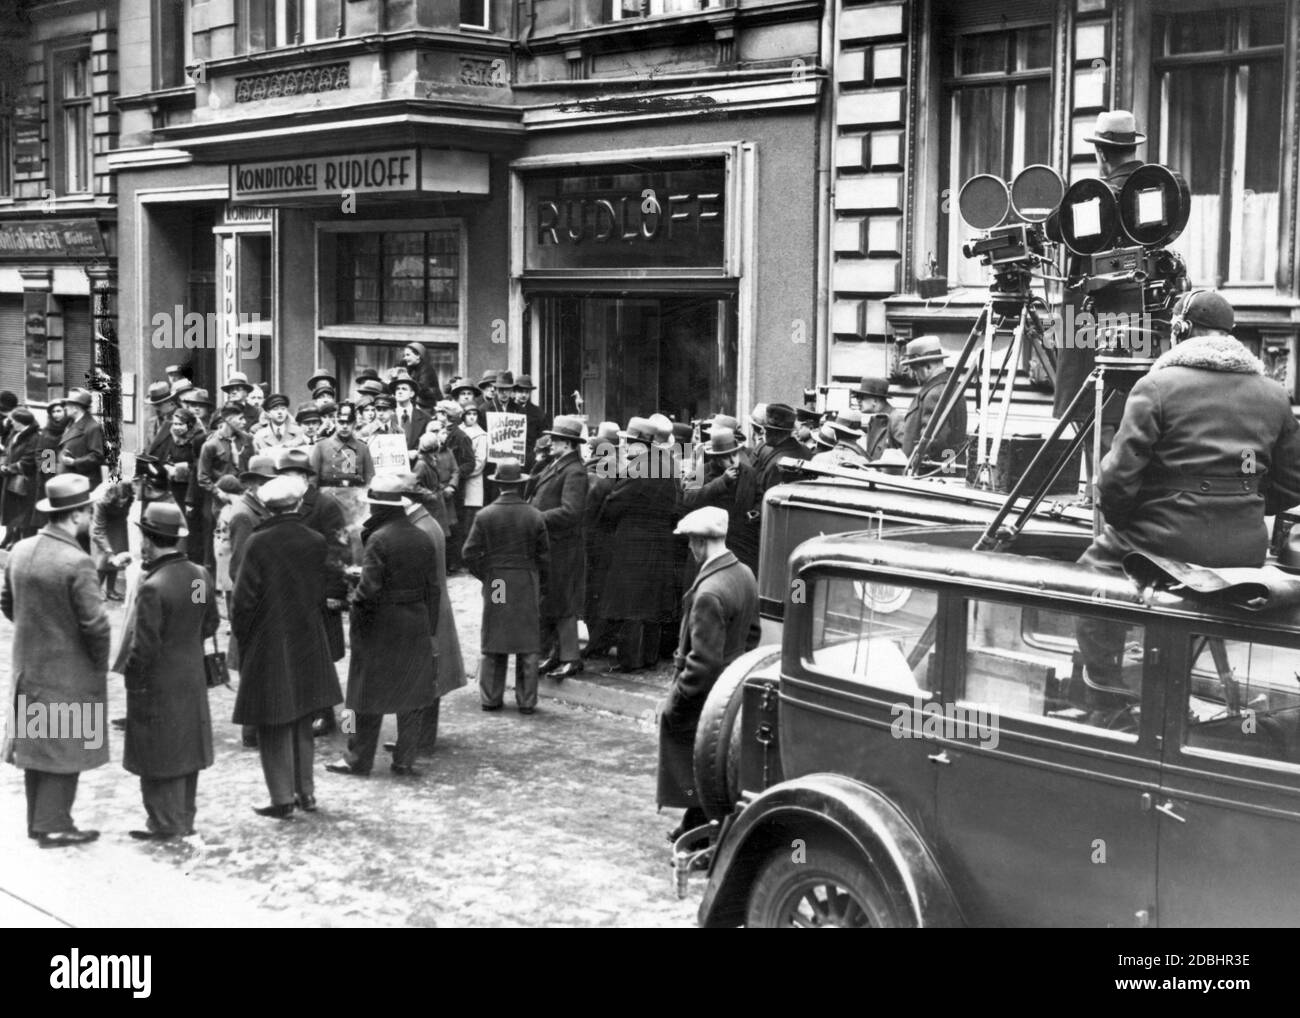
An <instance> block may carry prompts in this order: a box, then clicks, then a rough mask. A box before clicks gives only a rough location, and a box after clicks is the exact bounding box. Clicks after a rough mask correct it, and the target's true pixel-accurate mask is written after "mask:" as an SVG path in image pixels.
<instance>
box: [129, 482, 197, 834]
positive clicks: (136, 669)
mask: <svg viewBox="0 0 1300 1018" xmlns="http://www.w3.org/2000/svg"><path fill="white" fill-rule="evenodd" d="M139 527H140V534H141V541H140V544H141V549H140V554H141V558H142V559H143V561H144V563H145V573H144V577H143V578H142V579H141V581H140V584H139V586H138V587H137V588H136V592H135V605H134V608H133V612H132V617H131V619H130V620H129V625H130V626H131V627H132V633H131V636H130V641H131V643H130V646H131V649H130V656H129V657H128V658H127V661H126V666H125V668H124V669H123V678H125V680H126V747H125V749H124V751H123V753H122V766H123V767H125V768H126V769H127V770H128V771H130V772H131V773H132V774H137V775H139V777H140V796H141V798H142V799H143V800H144V808H145V812H146V813H147V814H148V817H149V819H148V821H147V823H146V825H145V829H144V830H138V831H132V832H131V836H132V837H134V838H141V839H150V838H155V839H159V840H162V839H166V838H175V837H183V836H185V835H188V834H193V833H194V816H195V812H196V804H195V798H196V795H197V793H198V787H199V771H201V770H203V769H204V768H205V767H211V766H212V716H211V714H210V713H209V712H208V684H207V676H206V675H205V673H204V670H203V653H204V647H203V641H204V640H207V639H210V638H211V637H212V636H213V635H215V634H216V631H217V626H218V625H219V624H220V618H219V616H218V614H217V595H216V590H215V588H214V585H213V583H212V577H211V575H210V574H209V573H208V571H207V570H206V569H204V568H203V567H202V566H199V565H195V564H194V563H193V562H191V561H189V559H187V558H186V557H185V555H184V553H183V552H181V551H180V548H179V545H180V540H181V538H182V537H184V536H185V534H186V530H185V523H184V518H183V517H182V515H181V510H180V508H179V507H178V506H176V505H174V504H172V503H171V502H154V503H153V504H152V505H149V506H148V507H146V509H145V510H144V513H143V516H142V519H141V520H140V523H139Z"/></svg>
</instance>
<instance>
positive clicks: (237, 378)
mask: <svg viewBox="0 0 1300 1018" xmlns="http://www.w3.org/2000/svg"><path fill="white" fill-rule="evenodd" d="M231 389H247V390H248V391H249V392H252V391H253V383H252V382H250V381H249V380H248V376H247V375H246V374H244V373H243V372H242V371H232V372H231V373H230V379H229V380H228V381H227V382H226V384H225V385H223V386H222V387H221V391H222V392H229V391H230V390H231Z"/></svg>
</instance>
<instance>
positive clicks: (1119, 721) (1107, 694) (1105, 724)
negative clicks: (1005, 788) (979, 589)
mask: <svg viewBox="0 0 1300 1018" xmlns="http://www.w3.org/2000/svg"><path fill="white" fill-rule="evenodd" d="M1145 644H1146V633H1145V627H1143V626H1141V625H1137V624H1131V623H1125V622H1119V621H1115V620H1111V619H1106V618H1102V617H1100V616H1096V615H1092V614H1089V613H1087V612H1076V611H1073V610H1057V609H1048V608H1043V607H1035V606H1025V605H1018V604H1008V603H1004V602H1000V601H989V600H983V599H974V598H972V599H971V600H970V601H969V603H968V606H967V618H966V656H965V674H964V683H963V684H961V685H959V687H958V688H959V689H960V690H961V693H960V695H959V696H958V702H959V703H965V704H967V705H972V706H979V707H983V708H986V709H988V710H991V711H993V712H995V713H997V714H998V715H999V716H1002V717H1020V718H1025V719H1029V720H1033V721H1041V722H1046V723H1048V724H1051V725H1053V726H1065V727H1068V728H1075V729H1080V730H1085V729H1086V730H1089V731H1104V732H1107V733H1108V734H1111V735H1114V736H1115V737H1117V738H1121V739H1125V740H1127V741H1130V742H1134V741H1136V740H1137V733H1138V727H1139V721H1140V717H1141V714H1140V712H1141V699H1142V666H1143V660H1144V656H1145Z"/></svg>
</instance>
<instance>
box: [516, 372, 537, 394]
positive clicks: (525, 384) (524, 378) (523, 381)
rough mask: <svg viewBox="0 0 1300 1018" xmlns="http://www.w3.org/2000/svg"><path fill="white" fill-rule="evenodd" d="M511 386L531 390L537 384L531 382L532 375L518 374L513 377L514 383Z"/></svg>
mask: <svg viewBox="0 0 1300 1018" xmlns="http://www.w3.org/2000/svg"><path fill="white" fill-rule="evenodd" d="M512 388H515V389H528V390H529V391H532V390H533V389H536V388H537V386H535V385H534V384H533V376H532V375H520V376H519V377H518V378H516V379H515V384H514V385H513V386H512Z"/></svg>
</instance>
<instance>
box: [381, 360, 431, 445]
mask: <svg viewBox="0 0 1300 1018" xmlns="http://www.w3.org/2000/svg"><path fill="white" fill-rule="evenodd" d="M418 386H419V383H418V382H417V381H416V380H415V379H413V378H412V377H411V376H410V375H408V374H407V373H406V372H405V371H404V370H401V369H399V370H398V373H397V374H396V375H394V376H393V379H392V381H390V382H389V383H388V392H389V394H390V395H391V396H392V397H393V400H394V404H395V405H394V407H393V423H394V425H396V427H397V429H398V430H399V431H400V432H401V433H402V435H403V436H405V438H406V448H407V451H408V454H410V455H409V458H410V459H411V460H414V459H415V452H416V448H417V446H418V445H419V444H420V436H421V435H423V434H424V429H425V426H426V425H427V424H428V423H429V420H430V416H429V414H428V412H427V411H425V410H422V409H420V408H419V407H418V406H416V405H415V397H416V393H417V391H418Z"/></svg>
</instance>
